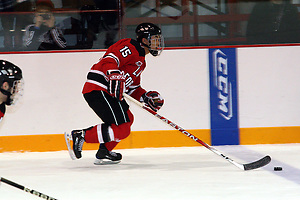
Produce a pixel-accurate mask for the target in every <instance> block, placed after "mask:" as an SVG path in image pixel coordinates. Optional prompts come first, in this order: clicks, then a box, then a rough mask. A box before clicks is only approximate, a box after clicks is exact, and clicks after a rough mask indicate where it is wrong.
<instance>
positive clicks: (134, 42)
mask: <svg viewBox="0 0 300 200" xmlns="http://www.w3.org/2000/svg"><path fill="white" fill-rule="evenodd" d="M130 43H131V44H132V45H133V46H134V47H135V48H136V50H137V51H138V52H139V56H143V57H145V56H146V53H145V49H144V48H142V47H141V45H140V43H139V42H138V41H136V40H134V39H131V40H130Z"/></svg>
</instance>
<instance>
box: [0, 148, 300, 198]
mask: <svg viewBox="0 0 300 200" xmlns="http://www.w3.org/2000/svg"><path fill="white" fill-rule="evenodd" d="M215 148H216V149H218V150H220V151H221V152H223V153H224V154H226V155H227V156H229V157H230V158H232V159H234V160H235V161H237V162H240V163H248V162H252V161H255V160H257V159H260V158H262V157H263V156H265V155H270V156H271V157H272V161H271V163H270V164H269V165H267V166H265V167H263V168H260V169H256V170H251V171H242V170H240V169H238V168H237V167H235V166H234V165H232V164H230V163H229V162H227V161H226V160H224V159H222V158H221V157H219V156H217V155H215V154H214V153H212V152H211V151H209V150H207V149H206V148H204V147H183V148H149V149H126V150H117V152H120V153H122V154H123V160H122V162H121V163H120V164H117V165H105V166H96V165H94V164H93V161H94V154H95V153H96V151H83V158H82V159H80V160H75V161H73V160H71V159H70V157H69V154H68V152H67V151H59V152H44V153H37V152H27V153H0V176H2V177H4V178H7V179H9V180H12V181H14V182H17V183H19V184H21V185H24V186H25V187H27V188H30V189H34V190H37V191H39V192H42V193H44V194H47V195H49V196H51V197H54V198H57V199H60V200H79V199H85V200H94V199H99V200H160V199H162V200H171V199H172V200H179V199H180V200H193V199H195V200H196V199H197V200H199V199H203V200H221V199H222V200H229V199H230V200H235V199H238V200H243V199H245V200H249V199H254V200H260V199H262V200H268V199H270V200H277V199H278V200H282V199H289V200H293V199H295V200H296V199H297V200H298V199H299V198H300V157H299V152H300V144H284V145H249V146H248V145H247V146H242V145H241V146H217V147H215ZM274 166H281V167H282V168H283V171H273V168H274ZM0 199H1V200H23V199H26V200H30V199H41V198H39V197H36V196H34V195H32V194H29V193H26V192H24V191H22V190H20V189H17V188H14V187H12V186H9V185H7V184H5V183H1V185H0Z"/></svg>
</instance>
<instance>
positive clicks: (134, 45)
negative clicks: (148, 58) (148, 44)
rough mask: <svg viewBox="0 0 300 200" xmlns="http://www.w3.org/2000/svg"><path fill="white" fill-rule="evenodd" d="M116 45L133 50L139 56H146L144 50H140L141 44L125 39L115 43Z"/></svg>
mask: <svg viewBox="0 0 300 200" xmlns="http://www.w3.org/2000/svg"><path fill="white" fill-rule="evenodd" d="M117 45H120V46H128V47H129V48H130V49H131V50H135V51H136V52H137V53H138V55H139V56H142V57H145V55H146V54H145V50H144V48H142V47H141V44H140V43H139V42H138V41H136V40H134V39H131V38H125V39H122V40H119V41H118V42H117Z"/></svg>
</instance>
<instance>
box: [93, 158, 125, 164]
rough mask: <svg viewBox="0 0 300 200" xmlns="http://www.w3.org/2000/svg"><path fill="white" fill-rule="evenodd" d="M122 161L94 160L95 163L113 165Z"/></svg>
mask: <svg viewBox="0 0 300 200" xmlns="http://www.w3.org/2000/svg"><path fill="white" fill-rule="evenodd" d="M120 162H121V160H118V161H111V160H103V159H96V160H95V161H94V165H113V164H118V163H120Z"/></svg>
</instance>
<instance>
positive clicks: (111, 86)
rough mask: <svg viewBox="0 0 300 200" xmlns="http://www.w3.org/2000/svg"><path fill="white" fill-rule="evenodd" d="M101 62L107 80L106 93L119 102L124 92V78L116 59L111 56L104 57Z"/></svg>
mask: <svg viewBox="0 0 300 200" xmlns="http://www.w3.org/2000/svg"><path fill="white" fill-rule="evenodd" d="M102 62H104V63H103V66H104V69H103V70H104V72H105V75H106V77H107V79H108V87H107V92H108V93H109V94H110V95H111V96H113V97H115V98H117V99H118V100H120V101H121V100H122V99H123V93H124V92H125V76H124V73H123V72H122V71H121V70H120V69H119V62H118V58H117V57H115V56H114V55H113V54H112V55H108V56H104V57H103V60H102Z"/></svg>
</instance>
